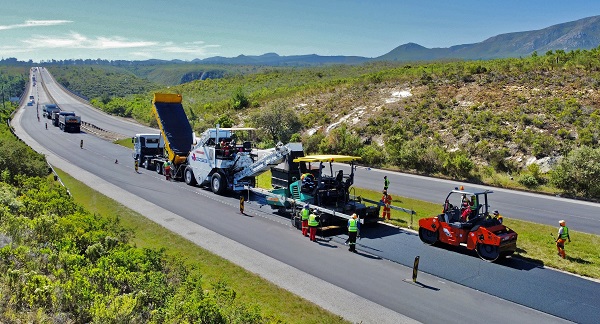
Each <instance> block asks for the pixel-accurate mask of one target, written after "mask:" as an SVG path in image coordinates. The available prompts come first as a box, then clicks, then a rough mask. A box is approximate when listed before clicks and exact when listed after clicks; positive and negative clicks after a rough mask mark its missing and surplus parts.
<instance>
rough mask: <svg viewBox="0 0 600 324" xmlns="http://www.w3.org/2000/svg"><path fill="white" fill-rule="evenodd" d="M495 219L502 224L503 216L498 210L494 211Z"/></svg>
mask: <svg viewBox="0 0 600 324" xmlns="http://www.w3.org/2000/svg"><path fill="white" fill-rule="evenodd" d="M494 219H495V220H497V221H498V223H500V224H502V215H500V213H499V212H498V211H497V210H494Z"/></svg>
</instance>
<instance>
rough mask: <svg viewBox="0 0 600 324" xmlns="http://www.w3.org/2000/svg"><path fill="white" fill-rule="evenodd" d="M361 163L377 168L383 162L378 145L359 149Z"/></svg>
mask: <svg viewBox="0 0 600 324" xmlns="http://www.w3.org/2000/svg"><path fill="white" fill-rule="evenodd" d="M360 156H361V157H362V160H361V162H362V163H364V164H365V165H372V166H379V165H382V164H383V163H384V162H385V154H384V153H383V150H382V148H381V147H379V145H377V144H371V145H367V146H364V147H363V148H362V149H360Z"/></svg>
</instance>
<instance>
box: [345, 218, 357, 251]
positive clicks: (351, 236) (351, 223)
mask: <svg viewBox="0 0 600 324" xmlns="http://www.w3.org/2000/svg"><path fill="white" fill-rule="evenodd" d="M359 230H360V222H359V221H358V216H357V215H356V213H354V214H352V218H351V219H349V220H348V245H350V247H349V248H348V251H350V252H354V253H356V236H357V235H358V231H359Z"/></svg>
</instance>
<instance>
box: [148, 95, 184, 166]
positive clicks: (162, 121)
mask: <svg viewBox="0 0 600 324" xmlns="http://www.w3.org/2000/svg"><path fill="white" fill-rule="evenodd" d="M152 106H153V109H152V112H153V113H154V114H155V117H156V120H157V122H158V126H159V127H160V129H161V131H162V132H161V133H162V135H163V137H164V140H165V148H166V149H167V151H168V152H169V160H171V161H173V160H174V158H175V156H178V157H180V158H185V157H187V155H188V153H189V152H190V150H191V148H192V144H193V140H194V139H193V132H192V127H191V126H190V123H189V121H188V119H187V116H186V114H185V111H184V110H183V105H182V104H181V95H176V94H162V93H155V94H154V100H153V105H152Z"/></svg>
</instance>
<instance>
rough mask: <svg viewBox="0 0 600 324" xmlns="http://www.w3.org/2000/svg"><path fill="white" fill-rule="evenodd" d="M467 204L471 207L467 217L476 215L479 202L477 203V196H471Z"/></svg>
mask: <svg viewBox="0 0 600 324" xmlns="http://www.w3.org/2000/svg"><path fill="white" fill-rule="evenodd" d="M469 206H470V207H471V215H470V217H469V219H471V218H475V217H477V210H478V209H479V204H478V203H477V196H471V201H470V202H469Z"/></svg>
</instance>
